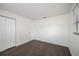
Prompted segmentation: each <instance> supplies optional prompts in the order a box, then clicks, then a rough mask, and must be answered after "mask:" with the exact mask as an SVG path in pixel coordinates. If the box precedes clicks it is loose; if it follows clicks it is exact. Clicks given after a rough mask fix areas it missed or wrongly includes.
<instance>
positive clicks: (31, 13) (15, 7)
mask: <svg viewBox="0 0 79 59" xmlns="http://www.w3.org/2000/svg"><path fill="white" fill-rule="evenodd" d="M71 5H72V3H0V9H3V10H7V11H10V12H14V13H17V14H19V15H22V16H25V17H28V18H30V19H34V20H38V19H42V18H45V17H52V16H56V15H60V14H64V13H68V12H69V10H70V9H71Z"/></svg>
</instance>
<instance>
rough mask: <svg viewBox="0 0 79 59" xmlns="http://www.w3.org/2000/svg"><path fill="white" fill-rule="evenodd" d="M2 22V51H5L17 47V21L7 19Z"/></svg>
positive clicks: (0, 23) (0, 30) (0, 38)
mask: <svg viewBox="0 0 79 59" xmlns="http://www.w3.org/2000/svg"><path fill="white" fill-rule="evenodd" d="M0 20H1V21H0V32H1V33H0V51H3V50H5V49H8V48H10V47H13V46H15V20H14V19H11V18H5V17H1V19H0Z"/></svg>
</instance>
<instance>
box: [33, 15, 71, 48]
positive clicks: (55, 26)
mask: <svg viewBox="0 0 79 59" xmlns="http://www.w3.org/2000/svg"><path fill="white" fill-rule="evenodd" d="M69 22H70V21H69V14H63V15H59V16H55V17H50V18H46V19H42V20H37V21H35V22H34V29H33V30H34V31H33V32H32V35H33V39H37V40H41V41H45V42H49V43H54V44H59V45H62V46H67V47H68V46H69V45H68V44H69V42H68V41H67V40H69V39H70V37H69V28H70V23H69Z"/></svg>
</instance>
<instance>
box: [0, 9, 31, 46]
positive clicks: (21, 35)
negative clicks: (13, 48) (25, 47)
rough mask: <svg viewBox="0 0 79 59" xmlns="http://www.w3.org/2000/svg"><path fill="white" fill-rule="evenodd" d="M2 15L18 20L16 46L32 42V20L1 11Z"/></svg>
mask: <svg viewBox="0 0 79 59" xmlns="http://www.w3.org/2000/svg"><path fill="white" fill-rule="evenodd" d="M0 15H4V16H9V17H12V18H15V19H16V45H20V44H23V43H26V42H28V41H30V40H31V33H30V32H31V30H30V29H31V25H32V20H31V19H28V18H26V17H23V16H20V15H17V14H14V13H11V12H8V11H3V10H0Z"/></svg>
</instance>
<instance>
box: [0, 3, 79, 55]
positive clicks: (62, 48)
mask: <svg viewBox="0 0 79 59" xmlns="http://www.w3.org/2000/svg"><path fill="white" fill-rule="evenodd" d="M78 42H79V4H78V3H0V56H79V46H78V45H79V43H78Z"/></svg>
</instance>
